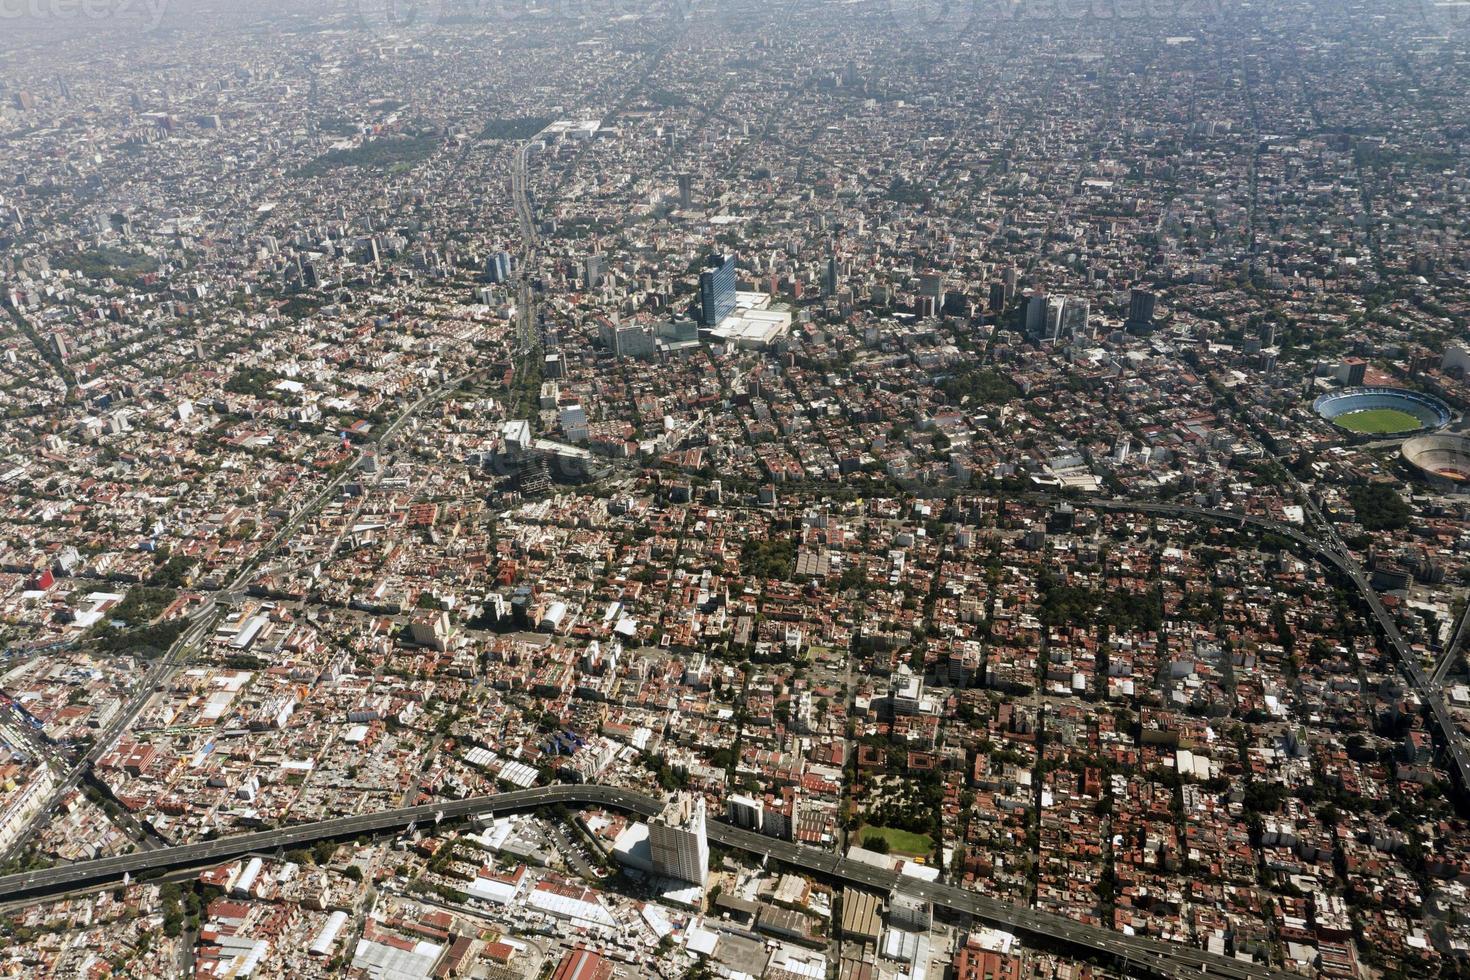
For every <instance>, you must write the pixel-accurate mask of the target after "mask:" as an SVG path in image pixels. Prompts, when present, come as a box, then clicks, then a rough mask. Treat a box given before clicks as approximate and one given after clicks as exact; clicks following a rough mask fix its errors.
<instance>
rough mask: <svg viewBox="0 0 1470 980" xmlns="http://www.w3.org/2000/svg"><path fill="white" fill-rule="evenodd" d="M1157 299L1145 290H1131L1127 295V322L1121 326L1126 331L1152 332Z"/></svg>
mask: <svg viewBox="0 0 1470 980" xmlns="http://www.w3.org/2000/svg"><path fill="white" fill-rule="evenodd" d="M1157 299H1158V298H1157V297H1156V296H1154V294H1153V293H1151V292H1149V291H1148V290H1146V289H1134V290H1131V291H1130V292H1129V293H1128V321H1127V322H1126V323H1124V324H1123V326H1124V327H1125V328H1126V329H1128V330H1152V329H1153V327H1154V305H1155V303H1156V302H1157Z"/></svg>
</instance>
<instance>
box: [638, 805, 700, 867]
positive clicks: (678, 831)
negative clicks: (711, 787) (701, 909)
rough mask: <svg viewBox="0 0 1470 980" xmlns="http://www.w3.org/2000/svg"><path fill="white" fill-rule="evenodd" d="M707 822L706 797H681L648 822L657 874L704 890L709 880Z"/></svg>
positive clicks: (649, 839)
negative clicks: (687, 882)
mask: <svg viewBox="0 0 1470 980" xmlns="http://www.w3.org/2000/svg"><path fill="white" fill-rule="evenodd" d="M704 821H705V812H704V797H702V796H695V795H693V794H691V793H679V794H678V795H676V796H675V797H674V798H673V799H672V800H670V801H669V803H668V805H667V806H665V807H664V812H663V813H660V814H659V815H658V816H656V817H654V818H653V819H652V820H650V821H649V822H648V846H649V850H650V851H651V852H652V857H653V871H654V874H658V875H662V876H664V877H665V878H677V879H679V880H680V881H691V882H693V883H695V884H696V885H699V886H700V887H701V888H702V887H704V884H705V882H706V881H707V880H708V878H709V838H708V837H706V836H705V830H704Z"/></svg>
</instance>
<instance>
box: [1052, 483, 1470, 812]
mask: <svg viewBox="0 0 1470 980" xmlns="http://www.w3.org/2000/svg"><path fill="white" fill-rule="evenodd" d="M1081 505H1082V506H1085V507H1089V508H1092V509H1094V510H1111V511H1121V512H1132V513H1140V514H1157V515H1159V516H1160V517H1182V518H1188V519H1192V520H1198V521H1209V522H1211V523H1215V524H1224V525H1231V526H1235V527H1253V528H1256V529H1258V530H1262V531H1270V532H1272V533H1274V534H1278V535H1280V536H1282V537H1285V538H1289V539H1291V540H1292V541H1294V542H1295V543H1296V544H1298V545H1300V546H1301V547H1302V548H1303V549H1305V550H1306V551H1308V552H1310V553H1311V554H1312V555H1314V556H1315V557H1316V558H1317V559H1318V560H1319V561H1323V562H1325V563H1327V564H1329V565H1331V566H1333V567H1334V568H1336V569H1337V570H1338V571H1339V572H1341V573H1342V574H1343V576H1344V577H1346V578H1347V579H1348V580H1349V581H1351V582H1352V583H1353V586H1354V587H1355V588H1357V590H1358V593H1359V595H1360V596H1361V597H1362V599H1363V603H1364V604H1365V605H1366V606H1367V607H1368V610H1369V612H1371V613H1372V614H1373V619H1374V621H1375V622H1377V624H1378V628H1379V629H1380V630H1382V631H1383V635H1384V637H1385V638H1386V639H1387V640H1388V643H1389V645H1390V646H1391V647H1393V651H1394V654H1395V655H1396V656H1397V657H1398V659H1399V663H1400V664H1402V666H1403V669H1404V673H1405V674H1407V675H1408V677H1409V680H1410V682H1411V683H1412V684H1413V685H1414V688H1415V690H1417V691H1418V693H1419V696H1420V697H1421V698H1422V699H1423V700H1424V703H1425V704H1427V705H1428V706H1429V711H1430V714H1431V715H1432V716H1433V718H1434V722H1435V724H1436V725H1437V726H1438V728H1439V730H1440V736H1441V738H1442V739H1443V740H1444V743H1445V750H1446V752H1447V753H1448V755H1449V758H1450V761H1451V762H1452V763H1453V764H1454V769H1455V774H1456V776H1457V777H1458V778H1459V781H1460V788H1461V790H1462V791H1470V746H1467V744H1466V737H1465V733H1464V732H1462V731H1461V730H1460V729H1459V727H1458V726H1457V725H1456V723H1455V719H1454V716H1453V715H1452V714H1451V713H1450V708H1449V705H1448V704H1447V703H1446V702H1445V699H1444V691H1443V690H1441V688H1440V687H1439V685H1438V684H1437V683H1436V682H1435V681H1434V680H1433V679H1431V678H1430V677H1429V676H1427V675H1426V674H1425V673H1424V668H1423V666H1422V665H1421V664H1420V663H1419V658H1418V657H1417V656H1416V655H1415V654H1414V651H1413V650H1411V649H1410V648H1409V644H1408V642H1407V641H1406V640H1405V639H1404V636H1403V634H1402V633H1400V632H1399V628H1398V624H1397V623H1395V622H1394V619H1393V617H1392V616H1391V615H1390V614H1389V612H1388V609H1387V608H1386V607H1385V606H1384V605H1383V600H1382V599H1381V598H1379V595H1378V590H1377V589H1375V588H1374V587H1373V584H1372V583H1371V582H1370V581H1369V580H1368V576H1367V575H1366V574H1365V573H1364V572H1363V567H1362V566H1361V565H1359V564H1358V562H1357V560H1356V559H1355V558H1353V556H1352V553H1351V552H1349V551H1348V549H1347V547H1346V546H1345V545H1344V544H1343V543H1342V540H1341V539H1340V538H1339V537H1338V536H1337V533H1336V531H1335V530H1333V529H1332V527H1331V525H1330V524H1326V523H1325V521H1324V525H1325V526H1326V527H1327V529H1328V530H1327V534H1328V540H1327V542H1326V543H1324V542H1322V541H1320V540H1318V539H1316V538H1314V537H1312V536H1311V535H1309V534H1307V533H1305V532H1304V531H1303V530H1302V529H1301V528H1300V527H1298V526H1296V525H1295V524H1287V523H1285V522H1283V521H1275V520H1271V519H1270V518H1265V517H1257V516H1254V515H1251V514H1241V513H1237V512H1234V511H1228V510H1210V509H1207V508H1203V507H1187V506H1181V505H1178V504H1155V503H1148V502H1143V501H1133V500H1109V499H1090V500H1086V501H1082V502H1081ZM1462 625H1463V624H1462Z"/></svg>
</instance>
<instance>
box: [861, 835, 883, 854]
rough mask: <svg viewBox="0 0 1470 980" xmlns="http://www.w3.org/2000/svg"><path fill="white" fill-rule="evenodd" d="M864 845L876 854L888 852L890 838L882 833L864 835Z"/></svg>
mask: <svg viewBox="0 0 1470 980" xmlns="http://www.w3.org/2000/svg"><path fill="white" fill-rule="evenodd" d="M863 847H864V848H865V849H867V850H869V851H872V852H874V853H875V854H887V853H888V851H889V844H888V838H887V837H884V836H883V835H882V834H865V835H863Z"/></svg>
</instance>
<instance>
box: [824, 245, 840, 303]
mask: <svg viewBox="0 0 1470 980" xmlns="http://www.w3.org/2000/svg"><path fill="white" fill-rule="evenodd" d="M838 280H839V276H838V274H837V256H835V255H829V256H827V268H826V270H825V272H824V273H823V275H822V295H823V296H836V295H837V285H838Z"/></svg>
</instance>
